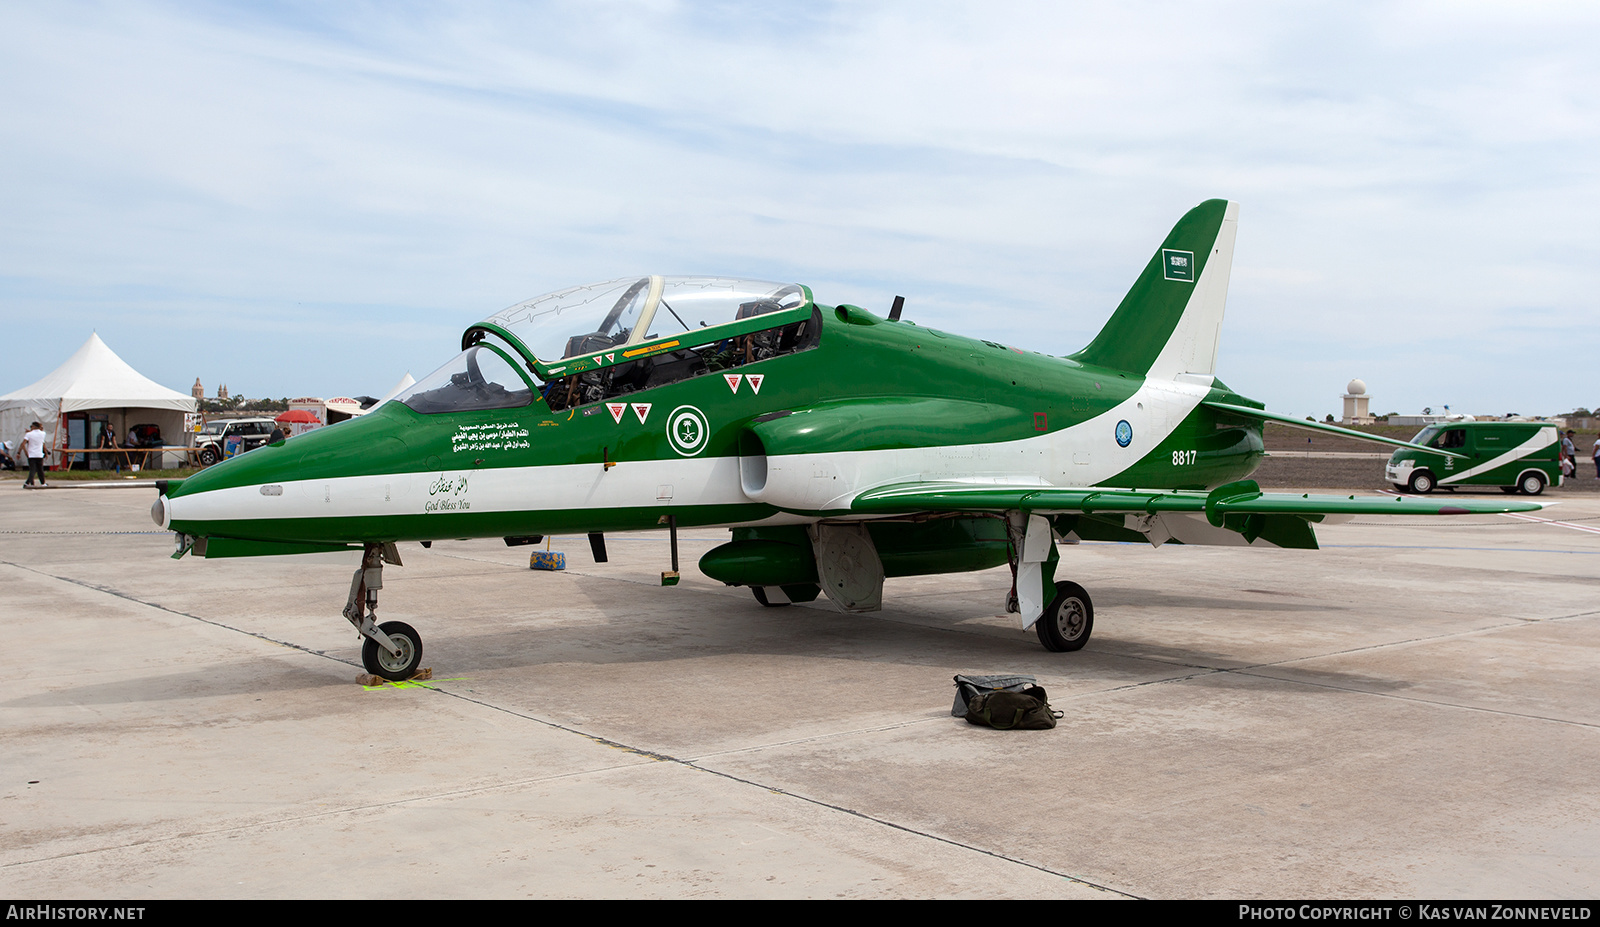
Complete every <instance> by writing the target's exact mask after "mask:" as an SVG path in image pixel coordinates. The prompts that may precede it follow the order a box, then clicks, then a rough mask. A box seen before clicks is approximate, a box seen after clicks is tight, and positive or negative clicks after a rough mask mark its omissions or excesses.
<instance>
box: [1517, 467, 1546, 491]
mask: <svg viewBox="0 0 1600 927" xmlns="http://www.w3.org/2000/svg"><path fill="white" fill-rule="evenodd" d="M1517 488H1518V489H1520V490H1522V491H1523V492H1525V493H1527V494H1528V495H1530V496H1537V495H1538V494H1540V493H1542V492H1544V474H1543V473H1529V474H1528V475H1527V476H1524V477H1523V478H1522V479H1520V480H1518V481H1517Z"/></svg>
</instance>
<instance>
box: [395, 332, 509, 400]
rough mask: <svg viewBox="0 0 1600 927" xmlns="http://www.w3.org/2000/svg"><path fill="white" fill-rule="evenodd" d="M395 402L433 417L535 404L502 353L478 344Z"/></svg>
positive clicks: (415, 385)
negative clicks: (441, 413) (435, 415)
mask: <svg viewBox="0 0 1600 927" xmlns="http://www.w3.org/2000/svg"><path fill="white" fill-rule="evenodd" d="M394 398H395V401H396V402H403V403H405V404H406V405H408V406H410V407H411V408H412V409H414V410H416V411H418V412H421V413H423V414H425V415H431V414H435V413H439V412H468V411H474V410H480V409H514V408H518V407H520V406H525V405H527V404H528V403H530V402H532V401H533V388H532V387H531V386H529V385H528V381H527V380H525V379H524V378H523V377H522V375H521V374H520V373H518V372H517V370H516V367H515V366H513V364H512V363H511V360H510V359H509V358H507V357H506V356H505V355H504V354H502V353H501V352H500V351H499V350H497V349H496V348H494V347H491V346H490V345H486V344H475V345H473V346H472V347H470V348H468V349H466V350H465V351H462V352H461V353H460V354H457V355H456V356H455V357H454V358H453V359H452V360H451V361H450V362H449V363H447V364H445V365H444V366H443V367H440V368H439V369H438V370H435V371H434V372H433V373H430V374H428V375H427V376H425V377H423V378H422V379H420V380H418V381H417V382H416V383H414V384H412V385H411V387H410V388H409V389H407V390H406V391H405V392H403V393H401V394H400V395H398V396H396V397H394Z"/></svg>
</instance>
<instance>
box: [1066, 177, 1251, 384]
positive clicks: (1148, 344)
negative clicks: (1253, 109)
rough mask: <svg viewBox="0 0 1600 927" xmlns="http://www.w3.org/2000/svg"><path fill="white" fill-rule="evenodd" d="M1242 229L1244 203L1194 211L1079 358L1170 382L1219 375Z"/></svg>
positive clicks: (1207, 206)
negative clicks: (1237, 233) (1224, 317)
mask: <svg viewBox="0 0 1600 927" xmlns="http://www.w3.org/2000/svg"><path fill="white" fill-rule="evenodd" d="M1238 227H1239V204H1238V203H1230V202H1228V201H1227V200H1206V201H1205V202H1204V203H1201V204H1200V205H1199V206H1196V207H1195V208H1193V209H1191V210H1189V212H1188V213H1187V214H1186V215H1185V216H1184V217H1183V218H1182V219H1179V220H1178V224H1177V225H1175V226H1173V227H1172V231H1171V232H1168V233H1167V240H1166V241H1163V242H1162V243H1161V247H1160V248H1158V249H1156V253H1155V256H1154V257H1152V258H1150V263H1149V264H1146V265H1145V268H1144V273H1142V274H1140V275H1139V279H1138V281H1136V282H1135V283H1134V285H1133V289H1131V290H1129V291H1128V295H1127V296H1124V297H1123V298H1122V303H1121V305H1119V306H1117V311H1116V312H1113V313H1112V314H1111V319H1110V320H1109V321H1107V322H1106V325H1105V328H1102V329H1101V330H1100V334H1098V335H1095V336H1094V340H1093V341H1091V342H1089V346H1088V347H1086V348H1084V349H1083V350H1082V351H1079V352H1078V353H1076V354H1073V355H1072V359H1073V360H1075V361H1078V362H1079V363H1082V364H1093V365H1095V366H1098V367H1109V368H1111V369H1113V370H1126V371H1128V372H1130V373H1137V374H1140V375H1142V376H1146V377H1152V378H1160V379H1168V380H1170V379H1172V378H1173V377H1176V376H1177V375H1178V374H1182V373H1194V374H1202V375H1206V376H1209V375H1212V374H1214V373H1215V372H1216V365H1217V336H1218V334H1219V333H1220V332H1221V330H1222V310H1223V307H1224V306H1225V305H1226V304H1227V301H1228V273H1229V271H1230V270H1231V269H1232V267H1233V237H1234V232H1235V230H1237V229H1238Z"/></svg>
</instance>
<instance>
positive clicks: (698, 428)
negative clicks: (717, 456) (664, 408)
mask: <svg viewBox="0 0 1600 927" xmlns="http://www.w3.org/2000/svg"><path fill="white" fill-rule="evenodd" d="M710 439H711V425H710V424H709V423H708V422H706V416H705V413H704V412H701V411H700V410H699V409H696V408H695V407H694V406H679V407H677V408H676V409H673V410H672V414H671V415H668V416H667V443H668V444H671V445H672V449H673V450H675V451H677V452H678V453H679V454H682V455H683V456H684V457H693V456H694V455H696V454H698V453H700V452H701V451H703V450H705V449H706V442H707V441H709V440H710Z"/></svg>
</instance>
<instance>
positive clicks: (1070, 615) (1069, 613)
mask: <svg viewBox="0 0 1600 927" xmlns="http://www.w3.org/2000/svg"><path fill="white" fill-rule="evenodd" d="M1033 627H1034V630H1035V631H1036V632H1037V633H1038V635H1039V643H1041V644H1043V645H1044V649H1046V650H1048V651H1051V652H1052V653H1070V652H1071V651H1074V650H1082V649H1083V645H1084V644H1087V643H1089V635H1090V634H1092V633H1094V603H1093V602H1092V601H1090V600H1089V593H1087V592H1085V591H1084V590H1083V587H1082V586H1080V585H1078V584H1077V583H1069V582H1067V581H1065V580H1062V581H1061V582H1059V583H1056V596H1055V598H1053V599H1051V600H1050V604H1049V605H1046V606H1045V608H1044V614H1043V615H1040V616H1039V620H1038V621H1037V622H1036V623H1035V624H1034V626H1033Z"/></svg>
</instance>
